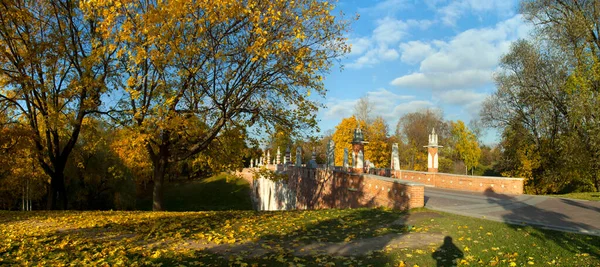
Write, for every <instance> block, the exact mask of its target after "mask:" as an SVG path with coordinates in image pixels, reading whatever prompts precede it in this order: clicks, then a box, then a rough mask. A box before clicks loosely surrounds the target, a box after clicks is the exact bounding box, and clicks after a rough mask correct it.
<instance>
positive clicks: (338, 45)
mask: <svg viewBox="0 0 600 267" xmlns="http://www.w3.org/2000/svg"><path fill="white" fill-rule="evenodd" d="M88 8H89V9H90V10H92V9H93V8H99V9H100V10H105V9H110V8H116V10H115V12H114V13H112V14H110V16H109V18H111V19H110V20H109V19H107V20H106V21H107V23H103V24H101V25H99V26H100V27H102V28H103V29H104V28H105V29H111V28H113V27H115V25H116V26H118V30H117V31H116V33H117V35H118V36H119V40H121V43H120V45H119V47H118V50H117V52H116V55H117V57H118V58H119V66H120V68H121V71H122V76H121V77H120V79H119V80H118V82H117V87H118V89H119V90H121V91H122V93H123V94H122V95H123V99H122V101H120V108H121V109H122V110H125V113H123V114H122V116H121V118H120V120H121V122H122V125H124V126H126V127H128V128H129V129H131V130H132V131H137V132H138V133H139V135H140V136H144V137H145V140H144V146H145V148H146V150H147V152H148V155H149V158H150V161H151V163H152V168H153V172H152V180H153V183H154V192H153V210H163V209H164V205H163V196H162V195H163V193H162V191H163V184H164V181H165V175H166V173H167V171H168V168H169V167H170V166H171V165H172V164H173V163H174V162H178V161H181V160H185V159H189V158H192V157H194V156H195V155H198V154H200V153H202V152H203V151H206V150H207V149H210V148H211V146H213V145H214V143H213V142H214V141H215V140H218V139H219V137H220V136H221V135H223V134H224V133H225V132H235V131H240V130H242V131H245V130H246V129H252V130H254V131H256V133H257V134H259V133H261V132H263V131H264V130H267V131H270V130H273V125H275V124H279V125H285V128H287V129H292V130H297V129H306V128H314V127H316V120H315V116H316V111H317V109H318V107H320V106H321V104H320V103H318V102H316V101H315V100H314V98H310V96H311V93H312V94H316V95H320V96H324V94H325V89H324V87H323V81H322V76H321V75H322V73H323V72H326V71H328V70H329V68H330V67H331V66H332V61H333V60H334V59H335V58H337V57H339V56H341V55H343V54H344V53H346V52H348V51H349V46H348V45H346V43H345V38H344V35H345V33H346V30H347V27H348V22H347V21H344V20H341V19H340V17H337V18H336V17H335V16H333V15H332V14H331V11H332V10H333V8H334V6H333V5H332V4H331V3H329V2H327V1H318V0H297V1H287V0H274V1H262V0H247V1H238V0H229V1H168V2H162V1H158V2H151V3H149V2H147V1H125V0H124V1H107V2H94V3H90V4H89V5H88ZM108 22H112V23H108ZM239 154H240V155H241V154H242V153H241V152H240V153H239Z"/></svg>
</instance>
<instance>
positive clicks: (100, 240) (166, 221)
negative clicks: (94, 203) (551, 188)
mask: <svg viewBox="0 0 600 267" xmlns="http://www.w3.org/2000/svg"><path fill="white" fill-rule="evenodd" d="M0 240H3V241H4V242H2V243H0V265H4V264H18V265H52V266H59V265H62V264H66V263H71V264H75V265H102V264H104V263H108V264H110V265H121V266H125V265H127V266H129V265H131V266H135V265H161V264H162V265H167V266H182V265H183V266H190V265H196V266H202V265H212V266H221V265H228V264H232V265H239V266H263V265H264V266H293V265H295V266H333V265H339V266H366V265H369V264H371V265H374V266H385V265H386V264H389V265H391V266H398V265H400V266H402V265H403V264H404V265H406V266H414V265H419V266H434V265H436V264H439V265H442V266H445V265H451V264H452V262H456V263H457V264H459V265H484V266H523V265H561V266H598V265H600V237H597V236H585V235H577V234H571V233H563V232H555V231H545V230H539V229H535V228H531V227H518V226H512V225H506V224H503V223H497V222H491V221H485V220H479V219H473V218H467V217H462V216H458V215H451V214H446V213H440V212H433V211H428V210H425V209H420V210H413V211H411V212H410V213H403V212H398V211H388V210H382V209H349V210H319V211H286V212H254V211H211V212H117V211H114V212H75V211H65V212H41V211H40V212H28V213H23V212H0ZM444 240H446V242H444Z"/></svg>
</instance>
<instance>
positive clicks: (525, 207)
mask: <svg viewBox="0 0 600 267" xmlns="http://www.w3.org/2000/svg"><path fill="white" fill-rule="evenodd" d="M484 195H485V196H486V197H487V202H488V203H491V204H495V205H497V206H499V207H502V208H503V209H504V212H500V217H501V218H502V220H503V221H504V222H505V223H506V224H507V225H508V226H510V227H512V228H515V229H516V228H522V227H523V225H529V226H534V227H537V228H534V229H533V230H532V231H531V233H530V234H531V235H532V236H534V237H537V238H539V239H542V240H551V241H553V242H555V243H556V244H557V245H559V246H560V247H562V248H564V249H567V250H569V251H571V252H573V253H579V252H581V251H582V249H583V248H587V249H588V250H589V251H590V254H591V255H593V256H595V257H600V236H597V233H600V232H598V231H599V230H598V229H597V228H595V227H594V226H591V225H588V224H586V223H583V222H577V221H574V219H575V218H572V217H571V216H569V215H568V214H569V211H568V210H569V207H568V206H567V205H565V206H564V207H560V206H556V204H558V203H560V202H556V203H553V204H555V205H553V206H552V209H553V210H549V209H548V208H543V207H545V206H542V207H538V206H536V205H534V204H529V203H526V202H525V201H527V200H523V201H521V200H519V198H517V197H516V196H513V195H506V194H499V193H496V192H494V190H493V189H491V188H488V189H486V190H485V191H484ZM532 197H534V196H532ZM549 200H550V201H553V200H552V199H549ZM544 201H547V200H542V201H541V202H537V201H534V202H532V203H536V202H537V204H540V203H543V202H544ZM563 202H564V200H563ZM571 202H574V201H571ZM565 203H566V204H568V205H577V204H579V203H577V202H576V203H570V202H565ZM546 206H547V205H546ZM558 210H561V211H562V212H557V211H558ZM572 232H575V233H596V236H590V237H588V239H591V240H592V241H590V242H588V241H584V240H583V238H577V237H576V235H575V234H573V233H572Z"/></svg>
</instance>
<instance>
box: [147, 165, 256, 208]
mask: <svg viewBox="0 0 600 267" xmlns="http://www.w3.org/2000/svg"><path fill="white" fill-rule="evenodd" d="M164 197H165V205H166V210H168V211H204V210H250V209H252V203H251V201H250V185H249V184H248V182H247V181H246V180H244V179H240V178H238V177H236V176H234V175H229V174H226V173H221V174H219V175H216V176H213V177H210V178H206V179H204V180H199V181H191V182H182V183H172V184H167V186H166V187H165V195H164ZM138 209H140V210H152V200H151V199H144V200H142V201H140V202H139V205H138Z"/></svg>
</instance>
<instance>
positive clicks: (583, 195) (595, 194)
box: [547, 192, 600, 201]
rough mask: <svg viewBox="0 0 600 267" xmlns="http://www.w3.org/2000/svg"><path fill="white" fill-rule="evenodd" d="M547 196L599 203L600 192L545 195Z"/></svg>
mask: <svg viewBox="0 0 600 267" xmlns="http://www.w3.org/2000/svg"><path fill="white" fill-rule="evenodd" d="M547 196H551V197H562V198H574V199H582V200H592V201H600V192H584V193H569V194H562V195H547Z"/></svg>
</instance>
